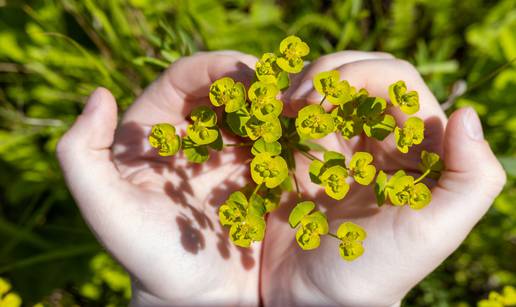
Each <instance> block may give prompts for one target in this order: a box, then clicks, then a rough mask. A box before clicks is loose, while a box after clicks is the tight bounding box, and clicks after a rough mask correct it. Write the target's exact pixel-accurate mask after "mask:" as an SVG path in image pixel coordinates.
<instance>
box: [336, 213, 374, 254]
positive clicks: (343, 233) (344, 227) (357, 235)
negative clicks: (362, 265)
mask: <svg viewBox="0 0 516 307" xmlns="http://www.w3.org/2000/svg"><path fill="white" fill-rule="evenodd" d="M366 236H367V233H366V232H365V230H364V229H363V228H362V227H360V226H358V225H357V224H355V223H352V222H345V223H342V224H341V225H340V226H339V229H338V230H337V237H339V239H340V240H341V242H340V244H339V251H340V256H341V257H342V258H343V259H344V260H347V261H353V260H355V259H356V258H358V257H360V256H362V254H363V253H364V247H363V246H362V241H364V240H365V238H366Z"/></svg>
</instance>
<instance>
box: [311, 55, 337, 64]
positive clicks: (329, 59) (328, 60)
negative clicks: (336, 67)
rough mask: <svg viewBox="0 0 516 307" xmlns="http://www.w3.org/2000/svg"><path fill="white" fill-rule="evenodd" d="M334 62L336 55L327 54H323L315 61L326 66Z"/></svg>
mask: <svg viewBox="0 0 516 307" xmlns="http://www.w3.org/2000/svg"><path fill="white" fill-rule="evenodd" d="M333 62H335V55H334V54H327V55H323V56H322V57H320V58H319V59H317V61H316V62H314V64H317V65H320V66H323V67H326V66H330V65H331V64H332V63H333Z"/></svg>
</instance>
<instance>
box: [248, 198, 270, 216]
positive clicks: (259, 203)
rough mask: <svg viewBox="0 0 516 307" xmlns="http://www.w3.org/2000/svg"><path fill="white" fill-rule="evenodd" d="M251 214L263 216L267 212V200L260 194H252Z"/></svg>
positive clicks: (250, 199) (250, 201)
mask: <svg viewBox="0 0 516 307" xmlns="http://www.w3.org/2000/svg"><path fill="white" fill-rule="evenodd" d="M248 212H249V214H254V215H256V216H263V215H264V214H265V212H266V208H265V200H264V199H263V198H262V197H261V196H260V195H258V194H252V195H251V197H249V211H248Z"/></svg>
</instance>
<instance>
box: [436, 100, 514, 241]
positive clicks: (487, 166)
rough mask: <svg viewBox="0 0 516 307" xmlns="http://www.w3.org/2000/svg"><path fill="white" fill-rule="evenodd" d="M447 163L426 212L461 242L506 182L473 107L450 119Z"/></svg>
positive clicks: (440, 226)
mask: <svg viewBox="0 0 516 307" xmlns="http://www.w3.org/2000/svg"><path fill="white" fill-rule="evenodd" d="M444 163H445V167H446V169H445V171H444V172H443V174H442V176H441V178H440V179H439V182H438V184H437V186H436V187H435V188H434V191H433V201H432V202H433V203H434V205H433V206H432V205H430V207H429V208H427V209H430V211H431V212H430V213H433V214H431V216H433V217H434V218H435V220H433V221H432V222H433V223H432V224H433V225H432V227H434V229H442V230H443V231H444V232H445V233H447V235H448V236H449V235H450V234H453V235H457V236H458V237H457V239H458V240H460V241H459V242H461V241H462V240H463V239H464V238H465V237H466V235H467V234H468V233H469V232H470V231H471V229H472V228H473V226H474V225H475V224H476V223H477V222H478V220H480V218H481V217H482V216H483V215H484V214H485V213H486V211H487V210H488V209H489V207H490V206H491V204H492V202H493V200H494V198H495V197H496V196H497V195H498V194H499V193H500V192H501V190H502V188H503V186H504V184H505V180H506V175H505V172H504V170H503V168H502V166H501V165H500V163H499V162H498V160H497V159H496V156H495V155H494V153H493V152H492V150H491V148H490V147H489V144H488V143H487V142H486V141H485V140H484V135H483V132H482V126H481V123H480V119H479V118H478V115H477V113H476V112H475V111H474V110H473V109H472V108H462V109H459V110H457V111H455V112H454V113H453V114H452V115H451V117H450V119H449V120H448V124H447V126H446V131H445V136H444ZM435 227H438V228H435ZM456 246H457V244H455V245H453V244H452V245H451V246H450V248H451V249H455V248H456Z"/></svg>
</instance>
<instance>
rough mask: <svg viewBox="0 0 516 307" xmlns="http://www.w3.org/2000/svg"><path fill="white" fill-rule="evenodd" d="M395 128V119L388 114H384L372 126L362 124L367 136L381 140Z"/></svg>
mask: <svg viewBox="0 0 516 307" xmlns="http://www.w3.org/2000/svg"><path fill="white" fill-rule="evenodd" d="M395 128H396V119H394V116H392V115H390V114H385V115H384V116H383V118H382V120H381V121H380V122H378V123H375V124H374V125H372V126H369V125H365V124H364V132H365V134H366V135H367V136H369V137H374V138H375V139H377V140H379V141H383V140H384V139H385V138H386V137H387V136H389V134H391V132H393V131H394V129H395Z"/></svg>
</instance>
